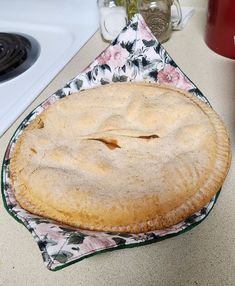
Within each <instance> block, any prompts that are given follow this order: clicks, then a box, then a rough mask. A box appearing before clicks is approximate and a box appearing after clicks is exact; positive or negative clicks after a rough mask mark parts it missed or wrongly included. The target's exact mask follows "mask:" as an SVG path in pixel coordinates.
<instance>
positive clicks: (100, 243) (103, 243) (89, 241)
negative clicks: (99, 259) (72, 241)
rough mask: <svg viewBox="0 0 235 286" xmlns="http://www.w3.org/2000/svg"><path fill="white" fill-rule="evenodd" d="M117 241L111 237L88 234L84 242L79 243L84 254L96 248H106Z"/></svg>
mask: <svg viewBox="0 0 235 286" xmlns="http://www.w3.org/2000/svg"><path fill="white" fill-rule="evenodd" d="M115 245H116V244H115V242H114V241H113V240H112V239H111V238H109V237H103V238H98V237H93V236H87V237H86V238H85V240H84V241H83V243H82V244H81V245H79V248H80V251H81V253H82V254H86V253H92V252H95V251H96V250H100V249H106V248H110V247H113V246H115Z"/></svg>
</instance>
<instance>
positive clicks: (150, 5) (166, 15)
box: [137, 0, 182, 43]
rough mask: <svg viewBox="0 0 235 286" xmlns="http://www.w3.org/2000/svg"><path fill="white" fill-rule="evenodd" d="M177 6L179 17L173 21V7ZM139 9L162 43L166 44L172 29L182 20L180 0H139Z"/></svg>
mask: <svg viewBox="0 0 235 286" xmlns="http://www.w3.org/2000/svg"><path fill="white" fill-rule="evenodd" d="M172 5H175V6H176V9H177V14H178V17H177V19H176V20H175V21H174V22H173V21H172V20H171V6H172ZM137 7H138V11H139V13H140V14H141V15H142V16H143V18H144V20H145V22H146V24H147V25H148V27H149V28H150V30H151V31H152V33H153V34H154V36H155V37H156V38H157V40H158V41H159V42H160V43H163V42H166V41H167V40H168V39H169V38H170V35H171V31H172V28H173V29H174V28H176V27H177V26H178V25H179V24H180V22H181V20H182V12H181V8H180V4H179V1H178V0H155V1H152V0H138V2H137Z"/></svg>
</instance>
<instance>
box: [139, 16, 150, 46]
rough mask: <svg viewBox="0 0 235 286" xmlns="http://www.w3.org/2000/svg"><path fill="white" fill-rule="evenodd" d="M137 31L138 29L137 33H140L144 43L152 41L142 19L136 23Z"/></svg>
mask: <svg viewBox="0 0 235 286" xmlns="http://www.w3.org/2000/svg"><path fill="white" fill-rule="evenodd" d="M138 29H139V32H140V35H141V38H142V39H144V40H146V41H151V40H153V35H152V33H151V32H150V30H149V28H148V26H147V24H146V23H145V21H144V19H141V20H140V21H139V22H138Z"/></svg>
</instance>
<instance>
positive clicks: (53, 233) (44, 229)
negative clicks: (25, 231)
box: [34, 223, 64, 240]
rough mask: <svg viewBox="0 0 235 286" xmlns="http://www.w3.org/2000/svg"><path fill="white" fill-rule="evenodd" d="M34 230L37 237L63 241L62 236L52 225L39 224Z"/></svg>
mask: <svg viewBox="0 0 235 286" xmlns="http://www.w3.org/2000/svg"><path fill="white" fill-rule="evenodd" d="M34 230H35V232H36V234H37V235H38V236H39V237H43V236H48V238H49V239H52V240H60V239H64V237H63V234H62V233H60V232H59V231H58V230H57V229H56V227H55V226H54V225H53V224H49V223H40V224H37V225H36V227H34Z"/></svg>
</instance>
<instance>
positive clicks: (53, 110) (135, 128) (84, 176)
mask: <svg viewBox="0 0 235 286" xmlns="http://www.w3.org/2000/svg"><path fill="white" fill-rule="evenodd" d="M230 160H231V153H230V141H229V137H228V133H227V131H226V128H225V126H224V124H223V123H222V121H221V119H220V118H219V116H218V115H217V114H216V112H215V111H213V109H212V108H210V107H209V106H208V105H207V104H206V103H204V102H203V101H202V100H200V99H198V98H197V97H196V96H194V95H192V94H190V93H187V92H185V91H182V90H179V89H174V88H170V87H166V86H161V85H157V84H149V83H114V84H109V85H105V86H100V87H96V88H91V89H88V90H86V91H81V92H78V93H74V94H71V95H69V96H67V97H65V98H62V99H60V100H58V101H56V102H55V103H53V104H51V105H50V106H49V107H48V108H46V109H45V110H44V111H43V112H42V113H40V114H39V115H38V116H37V117H36V118H35V119H34V120H33V121H32V122H31V123H30V124H29V125H28V126H27V127H26V128H25V129H24V130H23V132H22V134H21V135H20V137H19V138H18V140H17V142H16V146H15V149H14V151H13V155H12V158H11V162H10V169H11V180H12V185H13V190H14V193H15V196H16V199H17V201H18V202H19V204H20V205H21V206H22V207H23V208H24V209H26V210H28V211H29V212H31V213H34V214H38V215H41V216H43V217H46V218H51V219H54V220H56V221H58V222H60V223H63V224H66V225H71V226H75V227H79V228H83V229H90V230H97V231H111V232H112V231H113V232H130V233H140V232H146V231H150V230H157V229H164V228H166V227H169V226H172V225H174V224H176V223H179V222H181V221H183V220H185V219H186V218H188V217H189V216H191V215H192V214H194V213H195V212H197V211H199V210H200V209H202V208H203V207H204V206H205V205H206V204H207V203H208V202H209V201H210V200H211V198H212V197H213V196H214V195H215V194H216V193H217V192H218V191H219V190H220V188H221V186H222V184H223V181H224V179H225V177H226V175H227V172H228V169H229V165H230Z"/></svg>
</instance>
